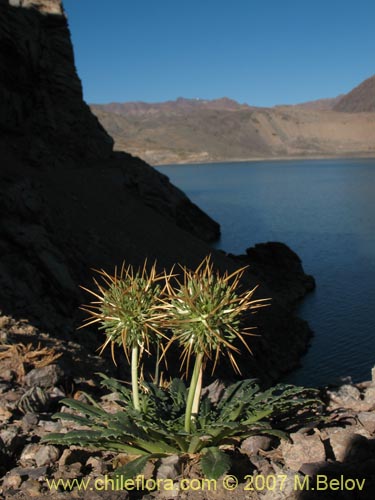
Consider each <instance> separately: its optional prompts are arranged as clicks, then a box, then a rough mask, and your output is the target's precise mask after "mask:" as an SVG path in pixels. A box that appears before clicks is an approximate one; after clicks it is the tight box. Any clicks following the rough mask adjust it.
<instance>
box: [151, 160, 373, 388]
mask: <svg viewBox="0 0 375 500" xmlns="http://www.w3.org/2000/svg"><path fill="white" fill-rule="evenodd" d="M158 170H159V171H161V172H163V173H164V174H166V175H167V176H168V177H169V178H170V180H171V181H172V182H173V183H174V184H175V185H177V186H178V187H180V188H181V189H182V190H183V191H185V193H186V194H187V195H188V196H189V197H190V198H191V199H192V201H194V202H195V203H196V204H197V205H199V206H200V207H201V208H202V209H203V210H205V211H206V212H207V213H208V214H210V215H211V216H212V217H213V218H214V219H215V220H217V221H218V222H219V223H220V224H221V229H222V238H221V240H220V242H219V243H218V244H217V245H216V246H217V247H218V248H222V249H223V250H226V251H227V252H233V253H244V251H245V249H246V248H247V247H249V246H252V245H254V244H255V243H259V242H265V241H282V242H284V243H286V244H287V245H289V246H290V247H291V248H292V249H293V250H294V251H295V252H297V254H298V255H299V256H300V257H301V259H302V261H303V266H304V269H305V271H306V272H307V273H309V274H312V275H313V276H314V277H315V279H316V282H317V288H316V291H315V292H313V293H312V294H310V295H309V296H308V297H307V298H306V299H305V300H304V301H303V303H302V305H301V306H300V307H299V310H298V314H299V315H300V316H301V317H303V318H304V319H306V320H307V321H308V322H309V324H310V326H311V328H312V330H313V331H314V333H315V335H314V337H313V339H312V341H311V346H310V348H309V350H308V353H307V354H306V355H305V356H304V357H303V358H302V360H301V368H299V369H298V370H296V371H294V372H293V373H292V374H291V375H290V376H288V378H287V380H288V382H291V383H296V384H305V385H324V384H328V383H331V382H334V381H335V380H337V378H339V377H343V376H351V377H352V379H353V381H361V380H367V379H369V378H370V370H371V368H372V366H373V365H375V317H374V316H375V315H374V312H375V160H374V159H359V160H357V159H356V160H353V159H350V160H301V161H299V160H298V161H297V160H296V161H274V162H270V161H262V162H246V163H245V162H244V163H220V164H207V165H173V166H163V167H158Z"/></svg>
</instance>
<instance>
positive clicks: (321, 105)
mask: <svg viewBox="0 0 375 500" xmlns="http://www.w3.org/2000/svg"><path fill="white" fill-rule="evenodd" d="M343 97H344V94H341V95H339V96H337V97H328V98H326V99H316V100H315V101H307V102H302V103H300V104H295V105H294V107H295V108H301V109H313V110H315V111H331V110H332V109H333V108H334V107H335V106H336V105H337V104H338V103H339V102H340V101H341V99H342V98H343Z"/></svg>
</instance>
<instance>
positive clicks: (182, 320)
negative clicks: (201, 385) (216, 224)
mask: <svg viewBox="0 0 375 500" xmlns="http://www.w3.org/2000/svg"><path fill="white" fill-rule="evenodd" d="M181 269H182V271H183V281H182V282H180V281H178V285H179V286H178V287H177V288H174V287H172V286H171V284H170V283H168V284H167V291H168V300H167V301H165V302H164V304H165V308H166V310H167V311H168V319H167V322H166V323H167V324H168V326H169V327H170V328H171V329H172V330H173V336H172V338H171V339H170V341H169V343H168V345H167V348H168V347H169V345H171V343H172V342H174V341H177V342H178V343H179V344H180V345H181V346H182V347H183V351H182V365H183V366H184V365H185V366H186V371H188V368H189V362H190V357H191V355H192V354H193V353H194V354H195V355H197V354H199V353H203V354H204V357H205V360H206V361H207V359H214V364H213V369H212V372H214V370H215V367H216V364H217V362H218V359H219V356H220V354H221V353H224V354H226V355H227V356H228V358H229V360H230V362H231V364H232V366H233V369H234V370H235V371H236V372H237V373H240V370H239V367H238V365H237V363H236V360H235V358H234V355H233V354H234V353H239V349H238V348H237V347H235V346H234V345H233V342H234V341H235V340H236V339H239V340H240V341H241V342H242V343H243V344H244V346H245V347H246V349H247V350H248V351H249V352H251V350H250V347H249V346H248V344H247V342H246V341H245V339H244V336H245V335H251V333H249V330H250V328H245V329H242V330H241V326H240V323H241V319H242V315H243V313H244V312H245V311H246V310H249V309H256V308H259V307H263V306H264V305H268V304H264V302H265V301H267V300H269V299H253V298H252V297H253V294H254V292H255V290H256V288H257V287H255V288H253V289H252V290H250V291H247V292H244V293H239V292H238V289H239V285H240V280H241V277H242V276H243V273H244V272H245V269H246V267H244V268H241V269H238V270H237V271H235V272H233V273H232V274H228V272H226V273H225V274H224V275H220V273H219V272H218V271H217V272H214V270H213V264H212V262H211V258H210V256H208V257H206V258H205V259H204V260H203V261H202V262H201V263H200V265H199V266H198V267H197V269H196V270H195V271H190V270H188V269H187V268H186V267H181Z"/></svg>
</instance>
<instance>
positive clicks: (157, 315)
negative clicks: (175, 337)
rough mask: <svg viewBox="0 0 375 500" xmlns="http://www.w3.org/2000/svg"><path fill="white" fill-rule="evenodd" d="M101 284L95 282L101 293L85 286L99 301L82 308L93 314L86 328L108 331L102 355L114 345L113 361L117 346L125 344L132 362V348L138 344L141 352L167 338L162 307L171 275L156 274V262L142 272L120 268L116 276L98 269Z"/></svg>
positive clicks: (128, 267) (125, 349)
mask: <svg viewBox="0 0 375 500" xmlns="http://www.w3.org/2000/svg"><path fill="white" fill-rule="evenodd" d="M95 271H96V272H97V273H98V274H99V276H100V278H101V282H100V283H99V281H98V280H96V279H95V278H94V279H93V281H94V283H95V285H96V288H97V290H96V291H92V290H89V289H87V288H84V287H82V288H83V289H84V290H86V291H87V292H89V293H90V294H91V295H93V296H94V297H95V299H96V300H95V301H93V302H91V303H90V304H88V305H85V306H83V307H81V309H82V310H83V311H85V312H87V313H89V317H88V318H87V319H86V320H85V323H84V324H83V326H88V325H91V324H93V323H99V329H101V330H104V333H105V334H106V340H105V342H104V343H103V345H102V346H101V348H100V354H101V353H102V352H103V350H104V349H105V348H106V347H107V346H108V345H110V346H111V352H112V359H113V361H114V362H115V363H116V361H115V358H114V346H115V345H116V344H117V345H122V346H123V349H124V352H125V355H126V357H127V358H128V359H129V352H130V349H131V348H132V347H133V346H134V345H135V344H138V345H139V347H140V348H141V353H142V352H143V350H144V349H146V351H147V350H148V348H149V344H150V343H152V342H155V341H158V340H159V339H160V338H161V337H164V334H163V332H162V327H163V319H164V316H165V314H164V313H163V311H162V309H160V307H158V306H159V305H160V297H161V296H162V294H163V290H164V287H165V285H162V283H161V282H164V281H165V279H166V278H168V276H167V275H166V274H165V273H164V274H163V275H158V274H157V273H156V263H154V264H153V266H152V267H151V270H150V272H148V271H147V261H145V263H144V266H143V268H142V269H140V268H139V269H138V270H137V271H135V272H134V269H133V267H132V266H131V265H129V266H127V267H126V266H125V263H124V264H123V265H122V267H121V271H120V273H119V274H118V272H117V268H116V269H115V273H114V275H110V274H108V273H107V272H106V271H103V270H95Z"/></svg>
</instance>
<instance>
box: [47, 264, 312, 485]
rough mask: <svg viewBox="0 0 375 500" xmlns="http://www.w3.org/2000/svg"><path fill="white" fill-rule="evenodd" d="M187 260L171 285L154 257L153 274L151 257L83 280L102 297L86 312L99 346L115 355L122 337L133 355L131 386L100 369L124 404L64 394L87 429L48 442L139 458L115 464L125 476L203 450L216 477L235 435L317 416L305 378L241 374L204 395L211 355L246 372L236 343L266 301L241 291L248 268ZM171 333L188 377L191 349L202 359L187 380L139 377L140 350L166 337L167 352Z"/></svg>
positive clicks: (274, 430) (205, 468)
mask: <svg viewBox="0 0 375 500" xmlns="http://www.w3.org/2000/svg"><path fill="white" fill-rule="evenodd" d="M181 269H182V273H183V278H182V279H176V280H174V283H173V284H172V280H171V278H172V276H173V277H174V278H176V276H175V275H172V272H170V273H169V274H167V273H166V272H164V273H163V274H159V275H158V274H157V273H156V266H155V264H154V265H153V266H152V268H151V271H150V272H149V273H148V272H147V271H146V263H145V265H144V267H143V268H142V270H138V271H137V272H134V271H133V269H132V267H131V266H128V267H125V265H123V266H122V268H121V271H120V274H118V273H117V271H115V274H114V275H113V276H110V275H109V274H107V273H106V272H105V271H102V270H101V271H98V272H99V275H100V276H101V280H102V282H101V283H99V282H98V281H97V280H96V279H94V282H95V284H96V288H97V289H96V291H91V290H87V289H86V290H87V291H88V292H89V293H90V294H92V295H93V296H94V297H95V299H96V300H95V301H94V302H92V303H91V304H90V305H87V306H84V307H83V309H84V310H85V311H87V312H88V313H89V318H88V319H87V320H86V322H85V326H87V325H90V324H92V323H99V327H100V329H101V330H103V331H104V333H105V335H106V340H105V342H104V343H103V345H102V348H101V351H103V350H104V349H105V348H106V346H108V345H111V350H112V357H113V359H114V346H115V345H116V344H118V345H122V346H123V349H124V352H125V355H126V358H127V359H128V360H129V357H130V356H131V361H130V362H131V366H132V371H131V373H132V386H131V390H130V389H129V388H128V387H126V386H125V385H124V384H123V383H120V382H119V381H116V380H114V379H111V378H108V377H106V376H103V375H102V379H103V380H102V385H103V386H104V387H106V388H107V389H110V390H112V391H115V393H116V395H117V403H118V405H119V407H120V409H119V410H118V411H116V412H115V413H109V412H107V411H105V410H104V409H103V408H102V407H101V406H100V404H98V403H97V402H96V401H94V400H93V399H92V398H91V397H90V396H87V397H88V400H89V403H83V402H80V401H76V400H69V399H66V400H63V401H62V402H63V403H64V404H65V405H67V406H68V407H70V408H71V409H72V410H73V411H74V412H78V415H77V414H76V413H73V414H67V413H58V414H56V415H55V417H56V418H61V419H68V420H72V421H74V422H75V423H77V424H79V425H81V426H83V429H81V430H75V431H70V432H67V433H66V434H50V435H49V436H46V437H45V438H44V440H45V441H48V442H50V443H57V444H66V445H70V444H78V445H81V446H85V447H93V448H99V449H103V450H112V451H121V452H126V453H128V454H130V455H134V456H135V457H138V458H135V459H134V460H133V461H131V462H129V463H128V464H127V465H126V466H123V467H121V468H120V469H118V470H116V473H121V474H123V475H124V476H125V477H131V476H134V475H136V474H139V473H140V472H141V471H142V469H143V467H144V465H145V464H146V462H147V460H149V459H152V458H155V459H156V458H161V457H163V456H167V455H170V454H179V455H180V456H182V457H186V458H187V459H190V458H191V457H194V456H197V457H199V458H200V464H201V469H202V472H203V474H205V475H206V476H207V477H210V478H217V477H219V476H220V475H221V474H223V473H224V472H225V471H226V470H228V468H229V466H230V461H229V456H228V455H227V454H226V453H224V452H223V451H222V450H221V449H220V446H221V445H223V444H235V443H237V444H238V442H240V441H241V440H242V439H244V438H246V437H248V436H251V435H253V434H259V433H267V434H271V435H275V436H277V437H286V433H285V431H287V430H288V423H287V422H288V420H289V421H290V419H291V418H292V417H293V418H294V419H297V420H298V419H301V420H303V421H306V420H307V419H308V418H316V416H315V412H314V409H315V408H316V407H317V405H318V404H319V402H318V401H317V399H316V397H315V394H314V393H313V391H307V390H306V389H303V388H300V387H293V386H283V385H278V386H276V387H274V388H272V389H269V390H268V391H265V392H261V391H260V388H259V386H258V385H257V384H256V383H255V381H254V380H244V381H241V382H238V383H236V384H234V385H232V386H230V387H228V388H227V389H226V391H225V393H224V395H223V397H222V398H221V399H220V401H219V402H218V403H213V402H212V401H211V400H210V399H209V397H208V396H204V397H202V395H201V388H202V379H203V375H204V371H205V369H206V367H207V362H208V361H210V360H211V362H212V363H213V370H212V371H214V370H215V368H216V366H217V364H218V362H219V359H220V355H221V354H223V355H225V354H226V355H227V356H228V358H229V360H230V362H231V364H232V367H233V369H234V370H235V371H236V372H239V368H238V364H237V362H236V360H235V357H234V355H235V354H239V349H238V347H236V346H235V345H234V341H236V340H238V341H239V342H241V343H242V344H243V345H244V346H245V347H246V349H247V350H248V351H249V352H251V351H250V347H249V346H248V344H247V342H246V340H245V336H247V335H251V333H250V332H249V331H248V330H247V329H241V318H242V315H243V313H244V312H245V311H248V310H252V309H256V308H259V307H262V306H264V305H265V301H266V300H267V299H254V298H253V295H254V292H255V288H254V289H252V290H250V291H245V292H242V293H241V292H239V286H240V281H241V278H242V276H243V273H244V268H242V269H239V270H237V271H235V272H234V273H232V274H228V273H224V274H223V275H220V273H218V272H215V271H214V269H213V264H212V262H211V259H210V257H206V258H205V259H204V260H203V261H202V262H201V264H200V265H199V266H198V267H197V268H196V269H195V270H194V271H190V270H188V269H187V268H186V267H181ZM168 330H172V334H170V335H169V334H168V333H167V332H168ZM174 342H177V343H178V345H179V347H180V348H181V350H182V353H181V371H183V372H184V375H185V376H186V377H188V375H189V372H190V370H189V365H190V362H191V358H195V359H194V368H193V371H192V375H191V379H190V384H189V388H187V387H186V385H185V383H184V382H183V380H182V379H174V380H173V381H172V382H171V383H170V384H169V386H168V387H163V388H162V387H160V386H158V384H157V383H147V382H145V381H143V382H142V383H140V380H139V375H138V366H139V364H140V363H141V355H142V353H143V351H147V350H148V349H149V346H150V344H151V343H156V344H157V345H161V346H162V348H161V350H162V356H161V357H167V355H168V353H169V348H170V346H171V345H172V344H173V343H174ZM163 344H164V345H163ZM158 361H159V360H158ZM140 388H141V390H140Z"/></svg>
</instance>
